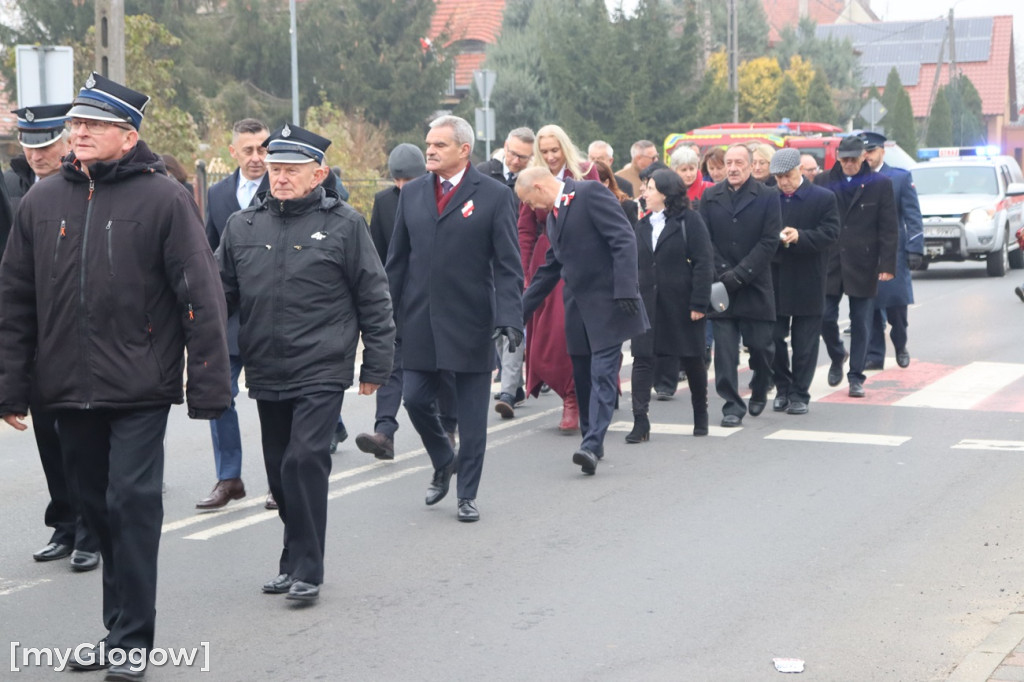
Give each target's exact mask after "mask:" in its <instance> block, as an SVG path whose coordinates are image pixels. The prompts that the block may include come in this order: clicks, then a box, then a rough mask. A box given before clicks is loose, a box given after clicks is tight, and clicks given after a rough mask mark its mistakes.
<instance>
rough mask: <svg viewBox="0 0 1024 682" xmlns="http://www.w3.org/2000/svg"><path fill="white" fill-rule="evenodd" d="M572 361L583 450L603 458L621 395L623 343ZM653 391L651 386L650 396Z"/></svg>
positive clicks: (573, 356) (572, 358) (648, 389)
mask: <svg viewBox="0 0 1024 682" xmlns="http://www.w3.org/2000/svg"><path fill="white" fill-rule="evenodd" d="M569 358H570V359H571V360H572V378H573V381H574V382H575V383H576V400H577V402H578V403H579V409H580V433H582V434H583V442H582V443H581V444H580V447H581V448H583V449H584V450H589V451H590V452H593V453H594V454H596V455H599V456H600V455H602V454H603V453H604V436H605V434H606V433H608V427H609V426H610V425H611V423H612V413H613V412H614V411H615V398H616V396H617V395H618V393H619V367H620V366H621V364H622V344H619V345H617V346H609V347H608V348H602V349H601V350H596V351H592V352H591V353H590V355H570V356H569ZM634 390H635V389H634ZM650 392H651V389H650V387H648V388H647V393H648V397H649V396H650Z"/></svg>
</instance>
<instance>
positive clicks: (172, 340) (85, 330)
mask: <svg viewBox="0 0 1024 682" xmlns="http://www.w3.org/2000/svg"><path fill="white" fill-rule="evenodd" d="M148 99H149V98H148V97H146V96H145V95H143V94H141V93H138V92H135V91H133V90H130V89H128V88H126V87H124V86H123V85H120V84H118V83H114V82H112V81H109V80H107V79H105V78H103V77H101V76H99V75H97V74H93V75H92V76H90V78H89V80H88V81H87V82H86V84H85V87H83V88H82V90H81V91H80V93H79V95H78V97H77V98H76V99H75V101H74V103H73V105H72V108H71V110H70V111H69V112H68V115H69V116H70V117H71V124H70V133H71V134H70V143H71V152H70V153H69V154H68V155H67V156H66V157H65V159H64V161H63V163H62V165H61V167H60V171H59V172H58V173H55V174H54V175H52V176H50V177H47V178H44V179H42V180H40V181H39V182H37V183H36V184H35V186H33V188H32V190H31V191H30V192H28V193H27V194H26V195H25V197H24V198H23V199H22V200H21V205H20V207H19V209H18V214H17V218H16V221H15V226H14V229H13V230H12V233H11V238H10V241H9V242H8V245H7V249H6V251H5V253H4V256H3V261H2V262H0V348H3V349H4V368H5V371H3V372H0V417H2V418H3V420H4V421H6V422H7V423H8V424H9V425H10V426H12V427H14V428H15V429H18V430H24V429H25V428H26V425H25V423H24V418H25V413H26V411H27V408H28V405H29V400H30V397H31V398H32V400H33V404H36V403H38V404H39V405H40V406H42V408H43V409H47V410H51V411H53V412H55V413H56V416H57V426H58V432H59V434H60V441H61V448H62V450H63V453H64V458H65V461H66V463H67V466H68V468H69V475H70V476H71V478H72V479H73V480H76V481H77V483H78V488H79V490H78V491H79V496H80V501H81V512H82V515H83V517H84V519H85V522H86V525H87V526H88V527H89V529H90V530H91V531H92V532H94V533H96V535H97V538H98V540H99V546H100V552H101V554H102V557H103V625H104V626H105V629H106V633H105V637H104V639H105V644H104V650H105V651H109V650H111V649H115V648H116V649H122V650H129V649H140V650H143V651H147V650H149V649H151V648H152V647H153V638H154V632H155V626H156V571H157V553H158V549H159V544H160V531H161V523H162V520H163V500H162V497H161V488H162V483H163V465H164V450H163V437H164V433H165V431H166V427H167V415H168V412H169V410H170V406H171V404H173V403H181V402H182V400H183V398H187V400H188V412H189V416H190V417H192V418H194V419H211V418H214V417H217V416H219V415H220V413H221V412H223V411H224V409H225V408H226V407H227V406H228V404H229V402H230V400H231V395H230V390H229V374H228V351H227V340H226V332H225V318H226V315H225V306H224V292H223V289H222V288H221V284H220V281H219V277H218V273H217V267H216V263H215V262H214V259H213V254H212V253H211V252H210V247H209V244H208V243H207V241H206V237H205V235H204V233H203V223H202V220H201V218H200V216H199V211H198V209H197V208H196V204H195V201H193V200H192V197H191V196H190V195H189V194H188V192H187V191H186V190H185V189H184V188H183V187H182V186H181V185H180V184H179V183H178V182H177V181H175V180H173V179H171V178H169V177H168V176H167V174H166V171H165V169H164V166H163V163H162V162H161V161H160V159H159V157H157V155H156V154H154V153H153V152H152V151H150V149H149V147H148V146H147V145H146V144H145V142H143V141H141V140H140V139H139V132H138V129H139V126H140V124H141V122H142V117H143V110H144V109H145V104H146V102H147V101H148ZM143 228H144V229H143ZM42 254H45V256H43V255H42ZM186 348H187V349H188V356H187V358H188V359H187V362H188V388H187V391H185V392H184V393H185V395H183V391H182V375H183V372H184V370H185V362H186V359H185V358H186V356H185V350H186ZM34 360H35V365H33V361H34ZM79 641H81V640H79ZM115 660H116V659H115ZM121 662H122V663H124V660H123V659H122V661H121ZM110 663H111V661H109V660H106V659H105V657H103V656H100V655H98V653H96V652H80V654H77V655H76V656H75V657H73V658H72V660H71V661H70V665H71V666H72V667H74V668H85V669H99V668H105V667H111V668H112V669H111V671H110V673H108V679H127V678H130V677H132V676H134V677H138V676H139V672H138V671H137V670H135V671H133V670H130V669H129V665H130V664H125V665H113V666H111V665H110Z"/></svg>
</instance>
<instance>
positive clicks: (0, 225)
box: [0, 175, 14, 256]
mask: <svg viewBox="0 0 1024 682" xmlns="http://www.w3.org/2000/svg"><path fill="white" fill-rule="evenodd" d="M12 225H14V211H12V210H11V199H10V196H9V195H8V192H7V183H6V182H4V178H3V176H2V175H0V256H3V255H4V247H6V246H7V236H8V235H9V234H10V233H11V226H12Z"/></svg>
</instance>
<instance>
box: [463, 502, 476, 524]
mask: <svg viewBox="0 0 1024 682" xmlns="http://www.w3.org/2000/svg"><path fill="white" fill-rule="evenodd" d="M479 520H480V512H479V511H477V508H476V500H470V499H467V498H461V499H460V500H459V521H464V522H465V523H472V522H473V521H479Z"/></svg>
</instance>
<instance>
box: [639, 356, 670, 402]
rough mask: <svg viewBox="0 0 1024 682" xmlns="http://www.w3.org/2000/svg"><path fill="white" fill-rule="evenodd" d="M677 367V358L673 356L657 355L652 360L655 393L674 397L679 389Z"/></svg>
mask: <svg viewBox="0 0 1024 682" xmlns="http://www.w3.org/2000/svg"><path fill="white" fill-rule="evenodd" d="M679 367H680V362H679V358H677V357H676V356H674V355H658V356H656V357H655V358H654V390H655V392H657V393H668V394H669V395H675V392H676V391H677V390H678V389H679ZM634 390H635V389H634Z"/></svg>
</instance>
